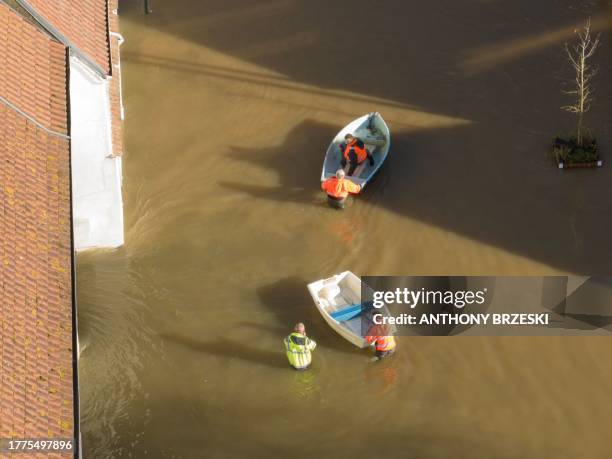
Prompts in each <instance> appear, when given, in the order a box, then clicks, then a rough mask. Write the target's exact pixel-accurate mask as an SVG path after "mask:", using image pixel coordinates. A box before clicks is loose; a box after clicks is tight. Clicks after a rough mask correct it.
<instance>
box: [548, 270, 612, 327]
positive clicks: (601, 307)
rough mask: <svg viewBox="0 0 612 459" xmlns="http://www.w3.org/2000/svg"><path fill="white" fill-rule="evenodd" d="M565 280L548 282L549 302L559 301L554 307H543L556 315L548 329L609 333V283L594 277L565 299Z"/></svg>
mask: <svg viewBox="0 0 612 459" xmlns="http://www.w3.org/2000/svg"><path fill="white" fill-rule="evenodd" d="M566 279H567V278H563V277H559V278H556V279H554V278H553V279H550V278H549V279H547V280H546V282H545V283H548V284H549V286H548V289H549V292H546V293H547V294H548V297H549V298H553V297H557V298H559V299H558V300H557V301H556V302H555V303H552V304H551V303H548V305H547V304H546V303H544V300H545V299H544V298H543V305H544V306H545V307H547V308H548V309H549V310H550V311H552V312H553V313H555V314H556V315H557V317H556V318H553V320H552V321H551V325H550V326H551V327H553V328H563V329H566V330H590V331H596V330H602V331H606V332H608V333H610V332H612V280H611V279H610V278H609V277H598V276H593V277H590V278H589V279H587V280H586V281H585V282H584V283H583V284H582V285H580V287H578V288H577V289H576V290H575V291H573V292H572V293H571V294H570V295H567V293H566V292H567V280H566Z"/></svg>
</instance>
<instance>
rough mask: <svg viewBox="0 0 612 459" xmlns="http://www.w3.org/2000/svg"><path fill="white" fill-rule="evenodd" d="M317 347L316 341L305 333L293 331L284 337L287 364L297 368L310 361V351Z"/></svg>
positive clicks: (299, 368)
mask: <svg viewBox="0 0 612 459" xmlns="http://www.w3.org/2000/svg"><path fill="white" fill-rule="evenodd" d="M315 347H317V343H316V342H315V341H313V340H311V339H310V338H308V337H307V336H306V335H302V334H301V333H297V332H293V333H291V334H290V335H289V336H287V337H286V338H285V350H286V351H287V359H288V360H289V364H290V365H291V366H292V367H294V368H297V369H298V370H301V369H304V368H306V367H308V365H310V362H311V361H312V354H311V351H312V350H313V349H314V348H315Z"/></svg>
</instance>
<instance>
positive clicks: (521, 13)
mask: <svg viewBox="0 0 612 459" xmlns="http://www.w3.org/2000/svg"><path fill="white" fill-rule="evenodd" d="M572 4H573V3H572V2H570V1H564V2H562V4H561V5H559V2H557V1H553V0H546V1H544V2H543V3H542V4H541V5H539V6H538V8H533V2H531V1H527V0H519V1H518V2H514V4H513V7H512V8H508V7H507V5H506V4H505V3H504V2H486V3H484V4H483V3H481V2H470V3H467V4H462V5H461V6H460V7H459V6H458V5H457V3H456V2H454V1H450V0H448V1H443V2H421V3H418V4H411V7H410V8H407V7H406V4H405V2H403V1H401V0H392V1H390V2H387V6H386V8H373V7H372V2H371V1H367V0H352V1H350V2H349V1H348V0H344V1H342V0H341V1H336V2H331V3H330V2H323V1H322V0H314V1H301V0H282V1H278V0H269V1H265V2H252V1H247V0H231V1H223V2H221V1H207V2H195V1H190V0H181V1H178V2H173V3H172V5H169V4H162V3H161V2H160V3H159V5H156V12H155V14H152V15H149V16H147V17H146V18H145V17H144V16H141V15H139V14H136V13H135V12H134V10H133V8H134V5H133V4H128V8H129V9H132V11H131V13H130V14H128V17H129V20H132V21H135V22H140V23H142V24H144V25H146V26H148V27H154V28H157V29H159V30H160V31H162V32H164V33H167V34H171V35H175V36H177V37H181V38H182V39H186V40H189V41H191V42H194V43H197V44H200V45H202V46H203V47H205V48H207V49H211V48H212V49H214V50H215V51H219V52H222V53H224V54H226V55H229V56H232V57H234V58H237V59H240V60H241V61H244V62H248V63H252V64H256V65H257V66H259V67H262V68H264V69H268V70H270V71H272V72H274V73H273V74H270V75H269V74H266V73H265V71H253V70H244V69H233V68H229V67H223V66H217V65H214V64H213V65H208V64H205V63H202V62H199V61H198V59H197V57H196V58H195V59H193V56H189V57H188V58H186V57H184V56H181V55H178V56H177V55H175V54H168V55H154V54H155V53H152V52H150V51H148V50H147V49H146V47H145V45H142V46H141V48H142V49H141V50H140V51H142V53H140V52H136V51H129V52H126V54H125V56H126V60H128V61H132V62H134V64H140V65H146V66H151V65H152V66H158V67H161V68H165V69H167V70H169V71H179V72H186V73H201V74H203V75H208V76H214V77H218V78H223V79H228V80H231V79H238V80H239V81H240V82H246V83H249V84H250V83H254V84H259V85H261V86H262V87H265V86H267V85H272V86H273V87H274V89H280V90H286V89H287V88H289V89H295V90H296V91H300V92H304V93H306V94H310V95H313V96H317V97H321V94H323V95H324V94H325V93H326V91H329V90H341V91H345V92H348V93H350V96H347V97H349V99H351V98H353V99H355V98H357V99H359V98H361V99H364V100H367V101H368V102H369V101H370V99H371V98H381V99H384V100H386V101H388V106H389V107H391V108H390V109H393V110H400V111H401V110H402V108H401V107H423V109H424V110H427V112H429V113H441V114H444V116H450V117H457V118H459V119H463V120H472V121H473V123H471V124H467V125H465V124H464V125H461V126H448V125H447V126H445V127H443V128H442V127H441V126H440V125H439V124H436V123H435V122H434V123H433V124H432V125H430V126H427V123H428V122H429V121H430V119H429V118H427V117H423V119H422V120H421V121H420V122H419V123H417V125H416V126H412V128H410V123H411V122H412V121H413V119H412V118H409V116H408V114H407V115H406V117H407V121H406V123H407V124H406V126H404V125H403V123H402V120H401V119H399V118H401V116H400V117H395V118H398V119H397V123H395V124H394V123H391V124H392V126H391V128H392V131H393V144H392V152H391V156H390V158H389V160H388V162H387V164H385V166H384V167H383V169H382V170H381V174H382V175H384V176H385V178H384V190H381V189H382V188H383V187H381V186H380V185H379V184H374V185H373V186H372V187H371V188H370V189H369V190H366V193H365V194H364V195H363V196H362V197H360V198H359V199H358V200H359V201H363V202H365V203H367V204H371V205H376V206H381V207H384V208H386V209H388V210H390V211H392V212H395V213H397V214H399V215H403V216H407V217H410V218H414V219H418V220H421V221H423V222H426V223H429V224H431V225H434V226H437V227H441V228H446V229H449V230H451V231H453V232H456V233H458V234H461V235H464V236H466V237H469V238H471V239H476V240H479V241H482V242H484V243H486V244H490V245H494V246H497V247H500V248H502V249H504V250H508V251H510V252H512V253H515V254H518V255H521V256H526V257H529V258H532V259H535V260H538V261H540V262H543V263H545V264H548V265H550V266H554V267H556V268H559V269H563V270H567V271H573V272H590V273H595V272H597V273H599V272H601V273H604V272H605V271H606V270H608V265H609V262H608V256H607V254H605V253H604V252H605V251H602V250H600V247H601V246H602V245H605V243H606V241H607V239H608V234H607V231H606V230H605V228H606V227H609V226H610V225H612V203H609V202H605V201H603V200H599V201H596V200H594V198H593V197H595V196H606V195H607V194H609V183H610V179H611V178H612V171H611V170H610V168H603V169H600V170H597V171H574V172H570V173H565V172H562V171H558V170H556V169H555V168H554V166H553V165H552V164H551V163H550V161H549V159H548V158H546V156H545V152H546V151H547V149H548V145H549V143H550V139H551V137H552V136H554V135H555V134H556V133H558V132H559V131H560V130H561V131H562V130H566V129H569V128H571V117H570V116H569V115H563V114H562V112H560V110H559V108H558V107H559V106H561V105H563V103H565V102H566V101H565V100H564V99H563V95H562V93H561V91H560V88H559V84H560V83H559V81H560V80H562V79H563V78H564V77H565V76H567V70H568V68H567V63H566V62H565V57H564V55H563V51H562V44H563V41H564V40H568V39H571V32H572V31H571V30H570V29H571V28H570V27H569V26H571V25H573V24H577V23H579V22H580V21H582V20H584V18H585V17H586V16H589V15H592V16H593V17H594V20H596V21H597V23H598V24H602V25H601V28H602V29H605V28H606V27H607V26H606V25H605V24H608V25H609V24H610V21H609V19H606V18H609V17H610V13H609V11H610V7H609V3H606V2H599V3H598V4H597V5H591V6H589V5H583V6H582V7H581V9H580V10H576V9H575V8H572ZM457 8H460V13H461V14H460V15H459V16H458V15H457V14H452V12H453V11H454V10H456V9H457ZM606 8H607V10H606ZM347 10H349V11H351V14H352V15H353V16H355V17H368V18H369V21H370V23H372V24H381V25H382V24H384V27H373V28H371V29H369V30H368V33H367V34H347V33H346V31H345V27H342V26H341V20H340V19H341V18H343V17H344V16H345V15H346V14H345V13H346V11H347ZM322 12H325V14H322ZM525 14H528V15H529V19H530V20H529V21H526V20H525ZM458 17H460V19H457V18H458ZM245 26H248V27H245ZM566 29H567V30H569V35H568V33H567V30H566ZM455 37H461V39H460V40H456V39H454V38H455ZM550 37H552V38H550ZM516 40H519V41H520V46H519V47H518V48H517V49H513V48H512V46H513V43H515V41H516ZM423 43H426V44H427V46H426V49H425V48H424V45H423ZM489 44H495V46H493V48H495V49H501V50H502V51H503V52H504V53H505V54H504V55H505V56H508V58H507V59H505V60H501V61H495V63H494V64H491V65H490V66H488V67H487V68H486V69H484V70H483V69H471V71H470V72H464V71H463V70H462V68H463V67H462V66H465V65H468V64H469V62H471V61H474V62H481V61H482V60H483V59H487V55H486V53H487V52H490V49H491V47H488V48H487V45H489ZM483 46H484V47H485V48H483ZM607 46H608V40H606V43H605V45H603V46H602V49H601V50H600V52H599V53H598V56H597V59H598V60H599V61H598V64H599V65H600V67H601V69H600V73H601V74H610V73H612V66H611V65H610V62H608V61H607V60H605V59H604V58H603V56H605V55H606V53H607V52H609V50H608V48H607ZM487 49H489V51H487ZM355 50H359V52H358V53H357V54H356V53H355ZM390 50H400V51H397V52H389V51H390ZM356 59H357V62H358V63H360V64H363V65H365V66H366V68H367V69H368V71H363V72H351V73H350V77H349V74H348V73H347V71H346V69H348V68H352V66H353V64H354V63H355V60H356ZM470 59H471V60H470ZM466 63H467V64H466ZM326 69H328V70H327V71H326ZM372 69H385V71H382V72H378V71H377V72H374V73H373V71H372ZM373 75H375V76H373ZM536 75H537V77H536ZM610 81H612V79H607V80H606V79H605V78H599V79H598V81H597V90H598V98H599V100H600V101H602V102H600V105H599V108H598V106H594V107H593V112H592V113H591V114H590V118H589V119H590V123H591V125H592V126H593V127H594V128H595V129H596V130H599V131H600V132H603V134H602V137H601V143H602V147H603V148H604V149H605V148H606V145H607V143H610V139H609V138H608V137H609V136H608V137H606V135H607V134H605V133H606V132H607V128H606V123H605V116H604V115H605V110H604V108H605V105H606V104H605V101H607V100H610V98H611V96H612V85H611V84H610ZM296 86H297V88H296ZM266 94H267V92H266ZM249 97H250V96H249ZM253 97H259V96H257V94H255V95H253ZM334 97H338V96H337V95H336V96H334ZM306 100H308V99H306ZM347 100H348V99H347ZM351 102H353V101H351ZM334 104H335V101H334V103H332V104H331V106H332V108H333V107H335V106H336V105H334ZM398 107H399V108H398ZM327 108H329V107H327ZM338 110H339V111H342V104H339V106H338ZM381 111H382V109H381ZM399 113H401V112H399ZM423 113H424V112H423ZM412 115H414V112H413V113H412ZM383 116H384V113H383ZM340 119H342V120H343V121H346V119H347V117H346V116H338V120H339V121H338V125H337V126H332V125H329V124H325V123H319V122H316V121H307V122H304V123H303V124H301V125H298V126H297V127H296V128H295V129H294V130H293V131H292V133H291V134H290V135H289V136H288V138H287V141H286V142H285V144H283V145H281V146H279V147H275V148H266V149H262V150H249V151H247V150H239V149H236V150H234V152H233V153H232V157H234V158H235V159H238V160H241V161H246V162H249V163H252V164H254V165H256V166H258V167H262V168H265V169H268V170H273V171H276V172H277V173H278V177H279V183H280V184H279V185H277V186H271V187H270V186H265V185H262V184H259V183H239V182H228V181H226V182H223V183H222V184H221V185H222V186H224V187H225V188H227V189H230V190H233V191H239V192H244V193H248V194H249V195H251V196H253V197H256V198H261V199H268V200H273V201H280V202H287V201H289V202H296V203H301V204H308V203H311V202H312V203H313V204H315V205H320V201H317V198H316V196H317V193H319V190H318V186H319V183H318V178H319V173H320V167H321V163H322V159H323V158H322V156H323V155H322V152H323V151H324V150H325V148H326V147H327V145H328V144H329V141H330V139H331V138H332V136H333V135H334V134H335V133H336V132H337V130H338V129H339V128H340V127H341V124H342V123H341V122H340ZM411 120H412V121H411ZM404 128H405V129H404ZM402 129H404V130H402ZM379 191H384V197H381V196H380V194H381V193H379Z"/></svg>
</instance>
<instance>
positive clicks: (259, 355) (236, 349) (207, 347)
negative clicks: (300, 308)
mask: <svg viewBox="0 0 612 459" xmlns="http://www.w3.org/2000/svg"><path fill="white" fill-rule="evenodd" d="M160 336H161V338H162V339H164V340H167V341H171V342H173V343H176V344H180V345H181V346H184V347H187V348H188V349H191V350H193V351H196V352H202V353H205V354H210V355H213V356H216V357H225V358H235V359H240V360H244V361H246V362H250V363H257V364H260V365H266V366H269V367H273V368H283V369H285V370H286V369H287V359H286V358H285V355H284V354H283V353H282V352H274V351H267V350H265V349H257V348H255V347H253V346H249V345H245V344H242V343H238V342H236V341H232V340H230V339H226V338H219V339H217V340H215V341H199V340H196V339H193V338H190V337H188V336H183V335H179V334H174V333H163V334H161V335H160Z"/></svg>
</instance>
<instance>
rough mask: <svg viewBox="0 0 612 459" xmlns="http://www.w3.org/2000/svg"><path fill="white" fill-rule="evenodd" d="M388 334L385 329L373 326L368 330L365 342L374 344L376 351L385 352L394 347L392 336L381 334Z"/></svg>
mask: <svg viewBox="0 0 612 459" xmlns="http://www.w3.org/2000/svg"><path fill="white" fill-rule="evenodd" d="M386 332H388V328H387V327H384V326H383V327H381V326H380V325H374V326H372V327H371V328H370V329H369V330H368V336H366V337H365V340H366V341H367V342H368V343H375V344H374V345H375V347H376V350H377V351H381V352H385V351H390V350H391V349H394V348H395V346H396V343H395V338H394V337H393V336H392V335H383V334H382V333H386Z"/></svg>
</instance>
